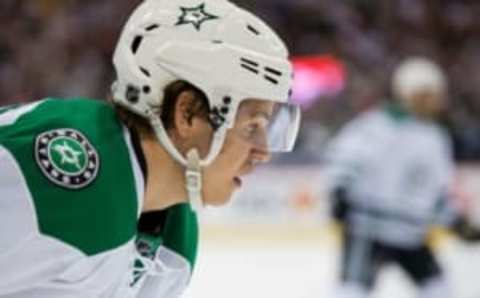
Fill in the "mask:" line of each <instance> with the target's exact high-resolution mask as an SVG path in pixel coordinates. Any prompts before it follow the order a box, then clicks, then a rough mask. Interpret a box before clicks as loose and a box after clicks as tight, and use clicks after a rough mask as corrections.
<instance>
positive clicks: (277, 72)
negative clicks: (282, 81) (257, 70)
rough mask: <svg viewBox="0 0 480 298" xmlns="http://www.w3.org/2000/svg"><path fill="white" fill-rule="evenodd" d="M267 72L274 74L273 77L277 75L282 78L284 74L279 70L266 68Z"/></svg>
mask: <svg viewBox="0 0 480 298" xmlns="http://www.w3.org/2000/svg"><path fill="white" fill-rule="evenodd" d="M265 71H266V72H268V73H270V74H273V75H276V76H279V77H281V76H282V72H281V71H279V70H276V69H274V68H270V67H265Z"/></svg>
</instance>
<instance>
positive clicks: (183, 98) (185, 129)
mask: <svg viewBox="0 0 480 298" xmlns="http://www.w3.org/2000/svg"><path fill="white" fill-rule="evenodd" d="M194 101H195V96H194V94H193V92H192V91H182V92H180V94H179V95H178V98H177V100H176V103H175V110H174V117H173V121H174V127H175V130H176V131H177V134H178V135H179V136H180V137H182V138H188V137H190V136H191V135H192V134H193V133H194V127H193V125H192V120H193V117H194V116H195V115H194V109H193V107H194Z"/></svg>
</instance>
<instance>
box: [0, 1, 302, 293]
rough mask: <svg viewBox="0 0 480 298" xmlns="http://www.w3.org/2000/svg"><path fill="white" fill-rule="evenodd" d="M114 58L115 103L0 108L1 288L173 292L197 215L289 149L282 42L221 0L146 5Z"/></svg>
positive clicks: (189, 258)
mask: <svg viewBox="0 0 480 298" xmlns="http://www.w3.org/2000/svg"><path fill="white" fill-rule="evenodd" d="M113 63H114V66H115V70H116V79H115V82H114V83H113V85H112V99H111V100H110V102H106V101H99V100H93V99H88V98H75V99H69V100H62V99H56V98H46V99H44V100H40V101H35V102H33V103H30V104H25V105H13V106H7V107H3V108H0V227H1V228H0V296H1V297H5V298H27V297H36V298H47V297H48V298H133V297H138V298H153V297H156V298H159V297H162V298H167V297H179V296H180V295H181V294H182V293H183V290H184V289H185V287H186V285H187V284H188V283H189V281H190V277H191V274H192V272H193V268H194V265H195V259H196V254H197V241H198V227H197V225H198V223H197V213H198V212H199V211H201V210H202V209H203V207H204V206H207V205H210V206H211V205H213V206H219V205H224V204H226V203H227V202H228V201H229V200H230V198H231V196H232V194H233V192H234V191H236V190H238V189H240V188H241V187H242V179H243V177H244V176H245V175H247V174H249V173H251V172H252V171H253V170H254V169H255V168H256V166H258V165H259V164H261V163H265V162H267V161H269V160H270V156H271V153H272V152H276V151H277V150H278V151H282V152H283V151H290V150H291V149H292V147H293V144H294V141H295V139H296V135H297V132H298V127H299V121H300V113H299V109H298V107H296V106H295V105H293V104H290V103H288V100H289V97H290V94H291V82H292V67H291V63H290V61H289V60H288V51H287V49H286V47H285V45H284V44H283V42H282V41H281V40H280V38H279V37H278V36H277V35H276V34H275V33H274V32H273V31H272V29H270V27H268V26H267V25H266V24H265V23H264V22H263V21H261V20H260V19H259V18H257V17H256V16H254V15H253V14H251V13H249V12H247V11H246V10H243V9H241V8H239V7H237V6H235V5H234V4H232V3H230V2H228V1H224V0H206V1H197V0H176V1H170V0H169V1H167V0H164V1H161V0H146V1H144V2H142V3H141V4H140V5H139V6H138V7H137V8H136V9H135V11H134V12H133V13H132V15H131V16H130V18H129V20H128V22H127V23H126V25H125V26H124V30H123V32H122V34H121V37H120V39H119V41H118V43H117V46H116V49H115V53H114V55H113ZM277 145H278V146H277Z"/></svg>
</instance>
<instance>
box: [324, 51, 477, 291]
mask: <svg viewBox="0 0 480 298" xmlns="http://www.w3.org/2000/svg"><path fill="white" fill-rule="evenodd" d="M392 90H393V93H394V96H395V101H393V102H390V103H387V104H384V105H382V106H381V107H379V108H375V109H373V110H371V111H367V112H366V113H364V114H362V115H360V116H359V117H358V118H357V119H354V120H353V121H352V122H351V123H349V124H347V125H346V127H345V128H343V130H342V131H341V132H340V133H339V135H338V136H337V137H336V138H335V139H334V140H333V142H332V144H331V147H330V149H329V152H330V153H329V155H328V162H329V166H328V171H327V172H328V177H329V180H330V183H329V185H330V191H331V194H332V199H333V201H332V206H333V208H332V211H333V214H334V217H335V218H336V219H338V220H340V221H341V222H343V223H344V232H343V242H344V244H343V246H344V247H343V257H342V263H341V265H342V268H341V272H342V283H341V286H340V288H339V292H338V295H337V297H341V298H353V297H355V298H357V297H358V298H363V297H368V293H369V292H370V290H371V289H372V287H373V286H374V283H375V280H376V278H377V274H378V272H379V270H380V269H381V268H382V265H383V264H385V263H388V262H393V263H396V264H397V265H399V266H401V268H403V269H404V270H405V271H406V273H407V274H408V275H409V276H410V277H411V279H412V280H413V281H414V283H415V284H416V285H417V286H418V289H419V293H418V297H420V298H447V297H452V295H451V293H450V290H449V288H448V285H447V282H446V280H445V278H444V276H443V273H442V270H441V268H440V266H439V264H438V262H437V260H436V259H435V257H434V255H433V253H432V251H431V249H430V248H429V247H428V246H427V243H426V235H427V232H428V229H429V227H430V226H431V225H432V224H441V225H444V226H450V227H453V228H455V229H457V230H458V231H459V232H460V234H461V236H464V237H465V238H467V239H472V240H474V239H475V238H478V232H476V231H474V230H472V229H470V228H469V226H468V225H467V224H466V221H464V220H463V219H462V216H461V215H460V214H459V212H457V210H456V207H455V204H454V203H453V200H452V198H451V197H450V196H451V195H450V191H449V189H450V187H451V186H452V182H453V181H452V176H453V168H454V165H453V162H452V152H451V145H450V140H449V138H448V136H447V134H446V133H445V132H444V131H443V130H442V128H441V127H440V126H439V125H437V124H436V123H435V119H436V118H437V116H438V115H439V113H440V112H441V111H442V110H443V109H444V108H445V104H446V95H447V94H446V93H447V80H446V78H445V76H444V74H443V72H442V70H441V69H440V68H439V67H438V66H437V65H436V64H434V63H433V62H431V61H429V60H427V59H424V58H410V59H407V60H406V61H404V62H403V63H402V64H401V65H400V66H398V68H397V69H396V71H395V72H394V75H393V79H392Z"/></svg>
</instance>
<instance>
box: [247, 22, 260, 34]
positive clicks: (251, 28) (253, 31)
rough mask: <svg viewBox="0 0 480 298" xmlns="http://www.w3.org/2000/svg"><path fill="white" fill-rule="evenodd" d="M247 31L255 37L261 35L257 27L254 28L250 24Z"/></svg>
mask: <svg viewBox="0 0 480 298" xmlns="http://www.w3.org/2000/svg"><path fill="white" fill-rule="evenodd" d="M247 29H248V31H250V32H252V33H253V34H255V35H260V31H258V30H257V29H256V28H255V27H253V26H252V25H250V24H248V25H247Z"/></svg>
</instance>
